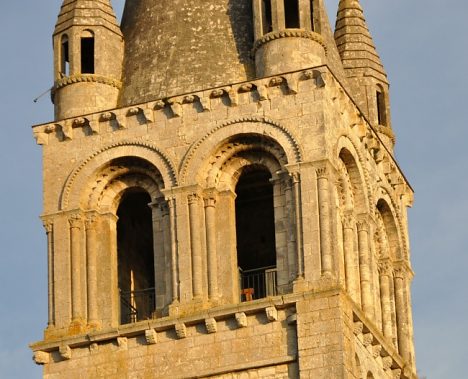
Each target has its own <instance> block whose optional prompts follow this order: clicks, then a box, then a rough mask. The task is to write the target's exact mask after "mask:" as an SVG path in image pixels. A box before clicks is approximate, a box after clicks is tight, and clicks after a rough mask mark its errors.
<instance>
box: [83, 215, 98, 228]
mask: <svg viewBox="0 0 468 379" xmlns="http://www.w3.org/2000/svg"><path fill="white" fill-rule="evenodd" d="M96 220H97V215H96V214H95V213H91V214H88V215H86V220H85V228H86V230H90V229H94V228H95V226H96Z"/></svg>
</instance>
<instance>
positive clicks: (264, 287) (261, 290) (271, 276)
mask: <svg viewBox="0 0 468 379" xmlns="http://www.w3.org/2000/svg"><path fill="white" fill-rule="evenodd" d="M239 279H240V288H241V301H250V300H254V299H262V298H264V297H268V296H275V295H277V294H278V286H277V270H276V266H270V267H261V268H256V269H253V270H242V269H240V268H239Z"/></svg>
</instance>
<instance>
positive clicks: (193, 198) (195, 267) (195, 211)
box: [188, 193, 203, 300]
mask: <svg viewBox="0 0 468 379" xmlns="http://www.w3.org/2000/svg"><path fill="white" fill-rule="evenodd" d="M188 204H189V219H190V246H191V250H192V295H193V298H194V299H197V300H200V299H201V298H202V295H203V284H202V269H203V261H202V254H201V241H200V232H201V228H200V212H199V196H198V195H197V194H196V193H193V194H190V195H189V196H188Z"/></svg>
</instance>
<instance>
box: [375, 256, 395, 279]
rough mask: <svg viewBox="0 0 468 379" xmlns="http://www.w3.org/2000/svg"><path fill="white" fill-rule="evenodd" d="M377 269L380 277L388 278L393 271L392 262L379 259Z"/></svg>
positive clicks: (386, 259)
mask: <svg viewBox="0 0 468 379" xmlns="http://www.w3.org/2000/svg"><path fill="white" fill-rule="evenodd" d="M378 269H379V273H380V274H381V275H386V276H390V274H391V273H392V271H393V268H392V262H391V261H390V259H388V258H384V259H381V260H379V262H378Z"/></svg>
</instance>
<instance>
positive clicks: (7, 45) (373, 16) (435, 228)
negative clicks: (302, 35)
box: [0, 0, 468, 379]
mask: <svg viewBox="0 0 468 379" xmlns="http://www.w3.org/2000/svg"><path fill="white" fill-rule="evenodd" d="M123 2H124V1H123V0H114V1H113V3H114V5H115V6H116V10H117V12H118V13H120V12H121V9H122V4H123ZM337 2H338V0H326V3H327V5H328V6H329V14H330V18H331V19H334V14H335V12H336V7H337ZM361 2H362V5H363V7H364V9H365V12H366V18H367V21H368V23H369V26H370V29H371V31H372V33H373V36H374V40H375V43H376V44H377V48H378V51H379V53H380V55H381V57H382V60H383V62H384V64H385V67H386V69H387V72H388V74H389V78H390V82H391V102H392V118H393V127H394V130H395V133H396V135H397V145H396V156H397V159H398V161H399V163H400V165H401V167H402V169H403V170H404V172H405V174H406V175H407V177H408V179H409V180H410V182H411V184H412V185H413V187H414V189H415V191H416V197H415V199H416V201H415V206H414V208H413V209H411V210H410V213H409V215H410V235H411V247H412V259H413V266H414V270H415V272H416V278H415V281H414V285H413V310H414V320H415V329H416V349H417V350H416V354H417V364H418V369H419V371H420V373H421V375H424V376H426V377H427V378H428V379H446V378H451V379H458V378H460V379H462V378H465V377H466V367H465V366H466V364H465V361H466V352H465V351H466V349H465V346H466V343H467V341H468V323H467V314H468V295H467V291H468V274H467V273H466V271H467V268H468V254H467V251H466V249H467V245H468V244H467V239H468V238H467V235H468V222H467V218H468V196H467V194H468V177H467V176H466V175H467V173H468V167H467V166H468V149H467V148H466V147H465V144H466V141H467V140H468V122H467V117H466V114H467V113H466V109H467V108H468V104H467V99H468V93H467V92H468V90H467V89H468V74H467V69H468V49H467V39H468V33H467V32H466V17H467V15H468V2H467V1H466V0H444V1H443V2H441V1H440V0H411V1H408V0H380V1H372V0H362V1H361ZM60 4H61V0H46V1H44V0H43V1H38V0H22V1H3V4H2V5H1V12H0V35H1V36H2V39H1V42H0V57H1V59H0V89H1V91H0V115H1V121H0V130H1V133H2V136H1V137H0V159H1V161H2V162H3V165H2V167H3V170H4V171H3V173H2V175H1V176H0V178H1V179H0V183H1V185H0V246H1V248H0V249H1V250H0V288H1V291H0V378H2V379H3V378H5V379H9V378H15V379H34V378H40V376H41V369H40V368H38V367H36V366H34V364H33V362H32V360H31V352H30V351H29V349H28V347H27V345H28V343H29V342H32V341H35V340H39V339H41V336H42V330H43V328H44V326H45V324H46V318H47V309H46V305H47V294H46V280H47V278H46V244H45V237H44V232H43V228H42V225H41V222H40V221H39V218H38V216H39V215H40V213H41V201H42V194H41V191H42V187H41V186H42V184H41V151H40V148H39V147H38V146H36V145H35V142H34V140H33V138H32V133H31V128H30V126H31V125H33V124H37V123H41V122H46V121H50V120H52V117H53V112H52V111H53V109H52V105H51V103H50V101H49V99H48V97H47V96H45V97H44V98H42V99H41V100H40V101H39V102H38V103H37V104H34V103H33V101H32V100H33V99H34V98H35V97H36V96H38V95H39V94H41V93H42V92H43V91H45V90H47V89H48V88H49V87H50V86H51V84H52V52H51V47H52V43H51V34H52V31H53V26H54V24H55V21H56V17H57V14H58V11H59V8H60Z"/></svg>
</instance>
